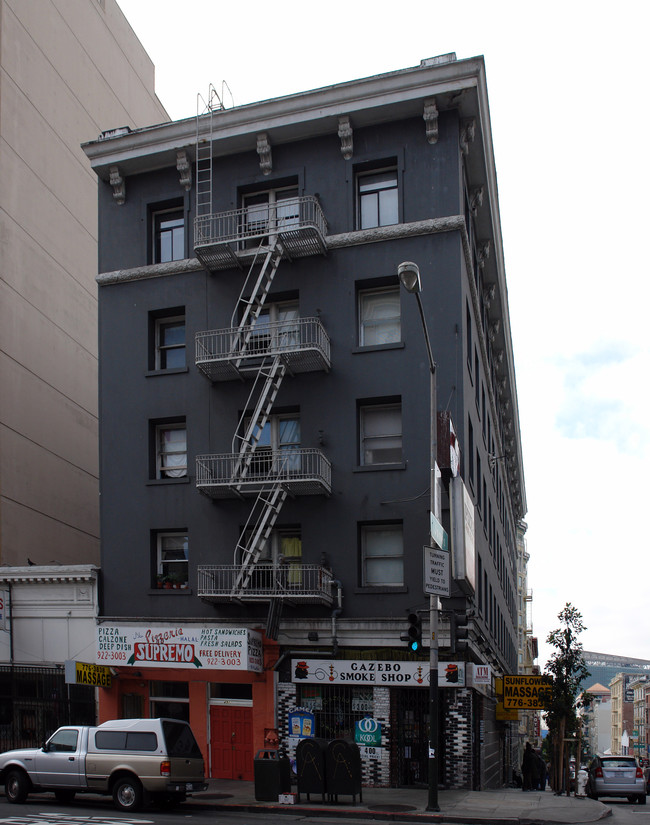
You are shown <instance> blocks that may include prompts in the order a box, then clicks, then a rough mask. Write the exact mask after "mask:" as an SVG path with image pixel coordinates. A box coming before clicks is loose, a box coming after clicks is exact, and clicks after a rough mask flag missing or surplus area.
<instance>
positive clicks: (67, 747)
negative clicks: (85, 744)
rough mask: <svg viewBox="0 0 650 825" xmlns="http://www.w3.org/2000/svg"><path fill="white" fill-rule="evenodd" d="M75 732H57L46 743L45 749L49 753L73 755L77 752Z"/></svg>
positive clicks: (76, 733) (76, 734)
mask: <svg viewBox="0 0 650 825" xmlns="http://www.w3.org/2000/svg"><path fill="white" fill-rule="evenodd" d="M77 736H78V732H77V731H76V730H59V731H57V732H56V733H55V734H54V736H51V737H50V738H49V739H48V742H47V749H48V751H50V752H53V751H56V752H59V753H74V752H75V751H76V750H77Z"/></svg>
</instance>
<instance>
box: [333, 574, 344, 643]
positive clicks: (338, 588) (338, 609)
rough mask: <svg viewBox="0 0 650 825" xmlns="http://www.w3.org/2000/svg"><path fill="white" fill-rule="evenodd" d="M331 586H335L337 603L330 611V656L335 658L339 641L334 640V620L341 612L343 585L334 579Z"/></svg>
mask: <svg viewBox="0 0 650 825" xmlns="http://www.w3.org/2000/svg"><path fill="white" fill-rule="evenodd" d="M332 584H335V585H336V602H337V607H335V608H334V610H332V656H336V655H337V654H338V652H339V640H338V639H337V638H336V619H337V618H338V617H339V616H340V615H341V613H342V612H343V585H342V584H341V582H340V580H339V579H334V580H333V581H332Z"/></svg>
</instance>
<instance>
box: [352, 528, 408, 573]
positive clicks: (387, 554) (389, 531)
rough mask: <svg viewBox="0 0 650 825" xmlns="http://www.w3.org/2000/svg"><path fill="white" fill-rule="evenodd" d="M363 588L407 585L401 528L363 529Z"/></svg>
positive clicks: (361, 536) (361, 537)
mask: <svg viewBox="0 0 650 825" xmlns="http://www.w3.org/2000/svg"><path fill="white" fill-rule="evenodd" d="M360 539H361V585H362V586H363V587H398V586H401V585H403V584H404V539H403V532H402V525H401V524H365V525H362V526H361V533H360Z"/></svg>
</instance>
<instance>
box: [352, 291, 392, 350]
mask: <svg viewBox="0 0 650 825" xmlns="http://www.w3.org/2000/svg"><path fill="white" fill-rule="evenodd" d="M358 306H359V346H360V347H372V346H378V345H381V344H394V343H397V342H399V341H401V339H402V327H401V319H400V315H401V309H400V294H399V287H397V286H396V287H387V288H385V289H364V290H360V291H359V295H358Z"/></svg>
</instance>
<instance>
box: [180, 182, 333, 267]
mask: <svg viewBox="0 0 650 825" xmlns="http://www.w3.org/2000/svg"><path fill="white" fill-rule="evenodd" d="M326 235H327V222H326V220H325V216H324V214H323V210H322V209H321V206H320V204H319V202H318V200H317V199H316V198H315V197H313V196H312V195H303V196H302V197H298V198H288V199H286V200H283V201H280V202H278V203H275V204H268V205H267V206H263V205H262V206H260V205H255V207H244V208H242V209H229V210H228V211H226V212H213V213H211V214H208V215H198V216H197V217H196V218H195V219H194V252H195V254H196V257H197V258H198V259H199V260H200V261H201V263H203V265H204V266H206V267H207V268H208V269H226V268H228V267H231V266H232V265H233V264H236V263H237V257H238V255H237V253H240V252H245V251H246V250H247V249H251V248H253V247H254V246H256V245H257V244H259V243H260V241H264V239H265V238H272V237H277V238H279V239H280V241H281V243H282V249H283V253H284V255H285V257H288V258H300V257H304V256H306V255H317V254H323V253H324V252H325V248H326V247H325V237H326Z"/></svg>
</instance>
